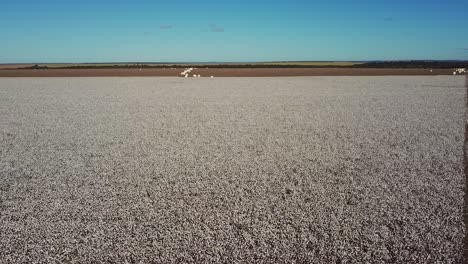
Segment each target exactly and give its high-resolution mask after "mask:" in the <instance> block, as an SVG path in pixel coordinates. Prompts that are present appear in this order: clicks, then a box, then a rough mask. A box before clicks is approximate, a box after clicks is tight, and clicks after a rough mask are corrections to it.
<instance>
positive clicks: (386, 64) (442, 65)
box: [351, 60, 468, 69]
mask: <svg viewBox="0 0 468 264" xmlns="http://www.w3.org/2000/svg"><path fill="white" fill-rule="evenodd" d="M351 67H353V68H422V69H452V68H468V61H417V60H415V61H375V62H365V63H363V64H355V65H353V66H351Z"/></svg>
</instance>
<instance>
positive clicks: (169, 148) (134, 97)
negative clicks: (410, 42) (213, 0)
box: [0, 71, 466, 263]
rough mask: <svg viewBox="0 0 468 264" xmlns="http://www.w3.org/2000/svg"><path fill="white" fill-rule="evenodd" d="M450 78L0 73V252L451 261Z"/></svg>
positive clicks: (455, 191) (454, 224)
mask: <svg viewBox="0 0 468 264" xmlns="http://www.w3.org/2000/svg"><path fill="white" fill-rule="evenodd" d="M189 73H190V71H184V72H182V73H181V76H185V77H187V76H188V74H189ZM206 76H210V75H206ZM464 84H465V77H464V76H426V77H414V76H413V77H401V76H400V77H399V76H391V77H388V76H387V77H278V78H269V77H265V78H213V79H212V78H199V79H198V80H197V81H194V80H193V79H191V78H188V79H186V78H163V77H160V78H152V77H145V78H139V77H131V78H124V77H120V78H107V77H105V78H2V79H0V175H1V177H0V208H1V209H0V262H2V263H16V262H26V263H31V262H34V261H36V260H38V259H41V260H46V262H57V263H62V262H63V263H89V262H125V261H127V262H143V263H148V262H159V263H168V262H172V263H187V262H193V263H211V262H226V263H231V262H244V263H257V262H259V261H260V260H261V261H260V262H270V263H293V262H304V263H460V262H461V260H462V254H463V237H464V231H465V227H464V224H463V207H464V203H463V196H464V192H463V188H464V184H465V180H464V174H463V141H464V113H465V107H464V106H465V102H464V98H465V96H466V88H465V87H464Z"/></svg>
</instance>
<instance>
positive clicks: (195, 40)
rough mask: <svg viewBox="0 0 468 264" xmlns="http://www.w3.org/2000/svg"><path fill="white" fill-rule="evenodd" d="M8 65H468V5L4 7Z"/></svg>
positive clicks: (47, 2) (1, 19)
mask: <svg viewBox="0 0 468 264" xmlns="http://www.w3.org/2000/svg"><path fill="white" fill-rule="evenodd" d="M0 34H1V35H0V40H1V41H0V63H16V62H116V61H127V62H128V61H132V62H135V61H145V62H148V61H172V62H178V61H179V62H208V61H278V60H398V59H465V60H466V59H468V1H466V0H463V1H462V0H460V1H456V0H445V1H442V0H440V1H433V0H427V1H419V0H415V1H403V0H394V1H390V0H385V1H384V0H360V1H350V0H346V1H337V0H327V1H312V0H308V1H307V0H289V1H286V0H285V1H275V0H270V1H263V0H262V1H256V0H250V1H245V0H236V1H220V0H218V1H214V0H212V1H211V0H209V1H204V0H199V1H193V0H190V1H188V0H187V1H186V0H179V1H155V0H153V1H139V0H135V1H130V0H128V1H118V0H112V1H110V0H101V1H98V0H93V1H88V0H81V1H71V0H70V1H68V0H62V1H52V0H41V1H37V0H35V1H30V0H25V1H1V2H0Z"/></svg>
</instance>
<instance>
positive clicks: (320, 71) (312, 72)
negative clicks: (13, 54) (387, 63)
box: [0, 68, 453, 77]
mask: <svg viewBox="0 0 468 264" xmlns="http://www.w3.org/2000/svg"><path fill="white" fill-rule="evenodd" d="M182 71H183V69H170V68H166V69H145V68H143V69H141V70H140V69H47V70H18V69H0V77H106V76H108V77H112V76H167V77H171V76H172V77H180V76H181V75H180V73H181V72H182ZM452 72H453V71H452V70H433V71H432V72H431V71H430V70H429V69H357V68H228V69H217V68H209V69H205V68H203V69H196V70H194V71H193V72H191V75H190V76H192V75H193V74H197V75H198V74H199V75H201V76H202V77H209V76H214V77H277V76H386V75H452Z"/></svg>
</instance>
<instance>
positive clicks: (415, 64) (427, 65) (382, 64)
mask: <svg viewBox="0 0 468 264" xmlns="http://www.w3.org/2000/svg"><path fill="white" fill-rule="evenodd" d="M134 68H154V69H162V68H166V69H167V68H421V69H451V68H468V61H417V60H415V61H369V62H362V63H356V64H351V65H336V64H335V65H326V64H321V65H313V64H311V65H307V64H305V65H304V64H301V63H298V64H294V62H288V63H278V64H275V63H267V64H262V63H246V64H207V65H203V64H193V65H190V64H173V65H168V64H151V65H148V64H114V65H111V64H105V65H100V64H90V65H86V64H77V65H66V66H53V67H48V66H39V65H37V64H36V65H34V66H30V67H22V68H18V69H134Z"/></svg>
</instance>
